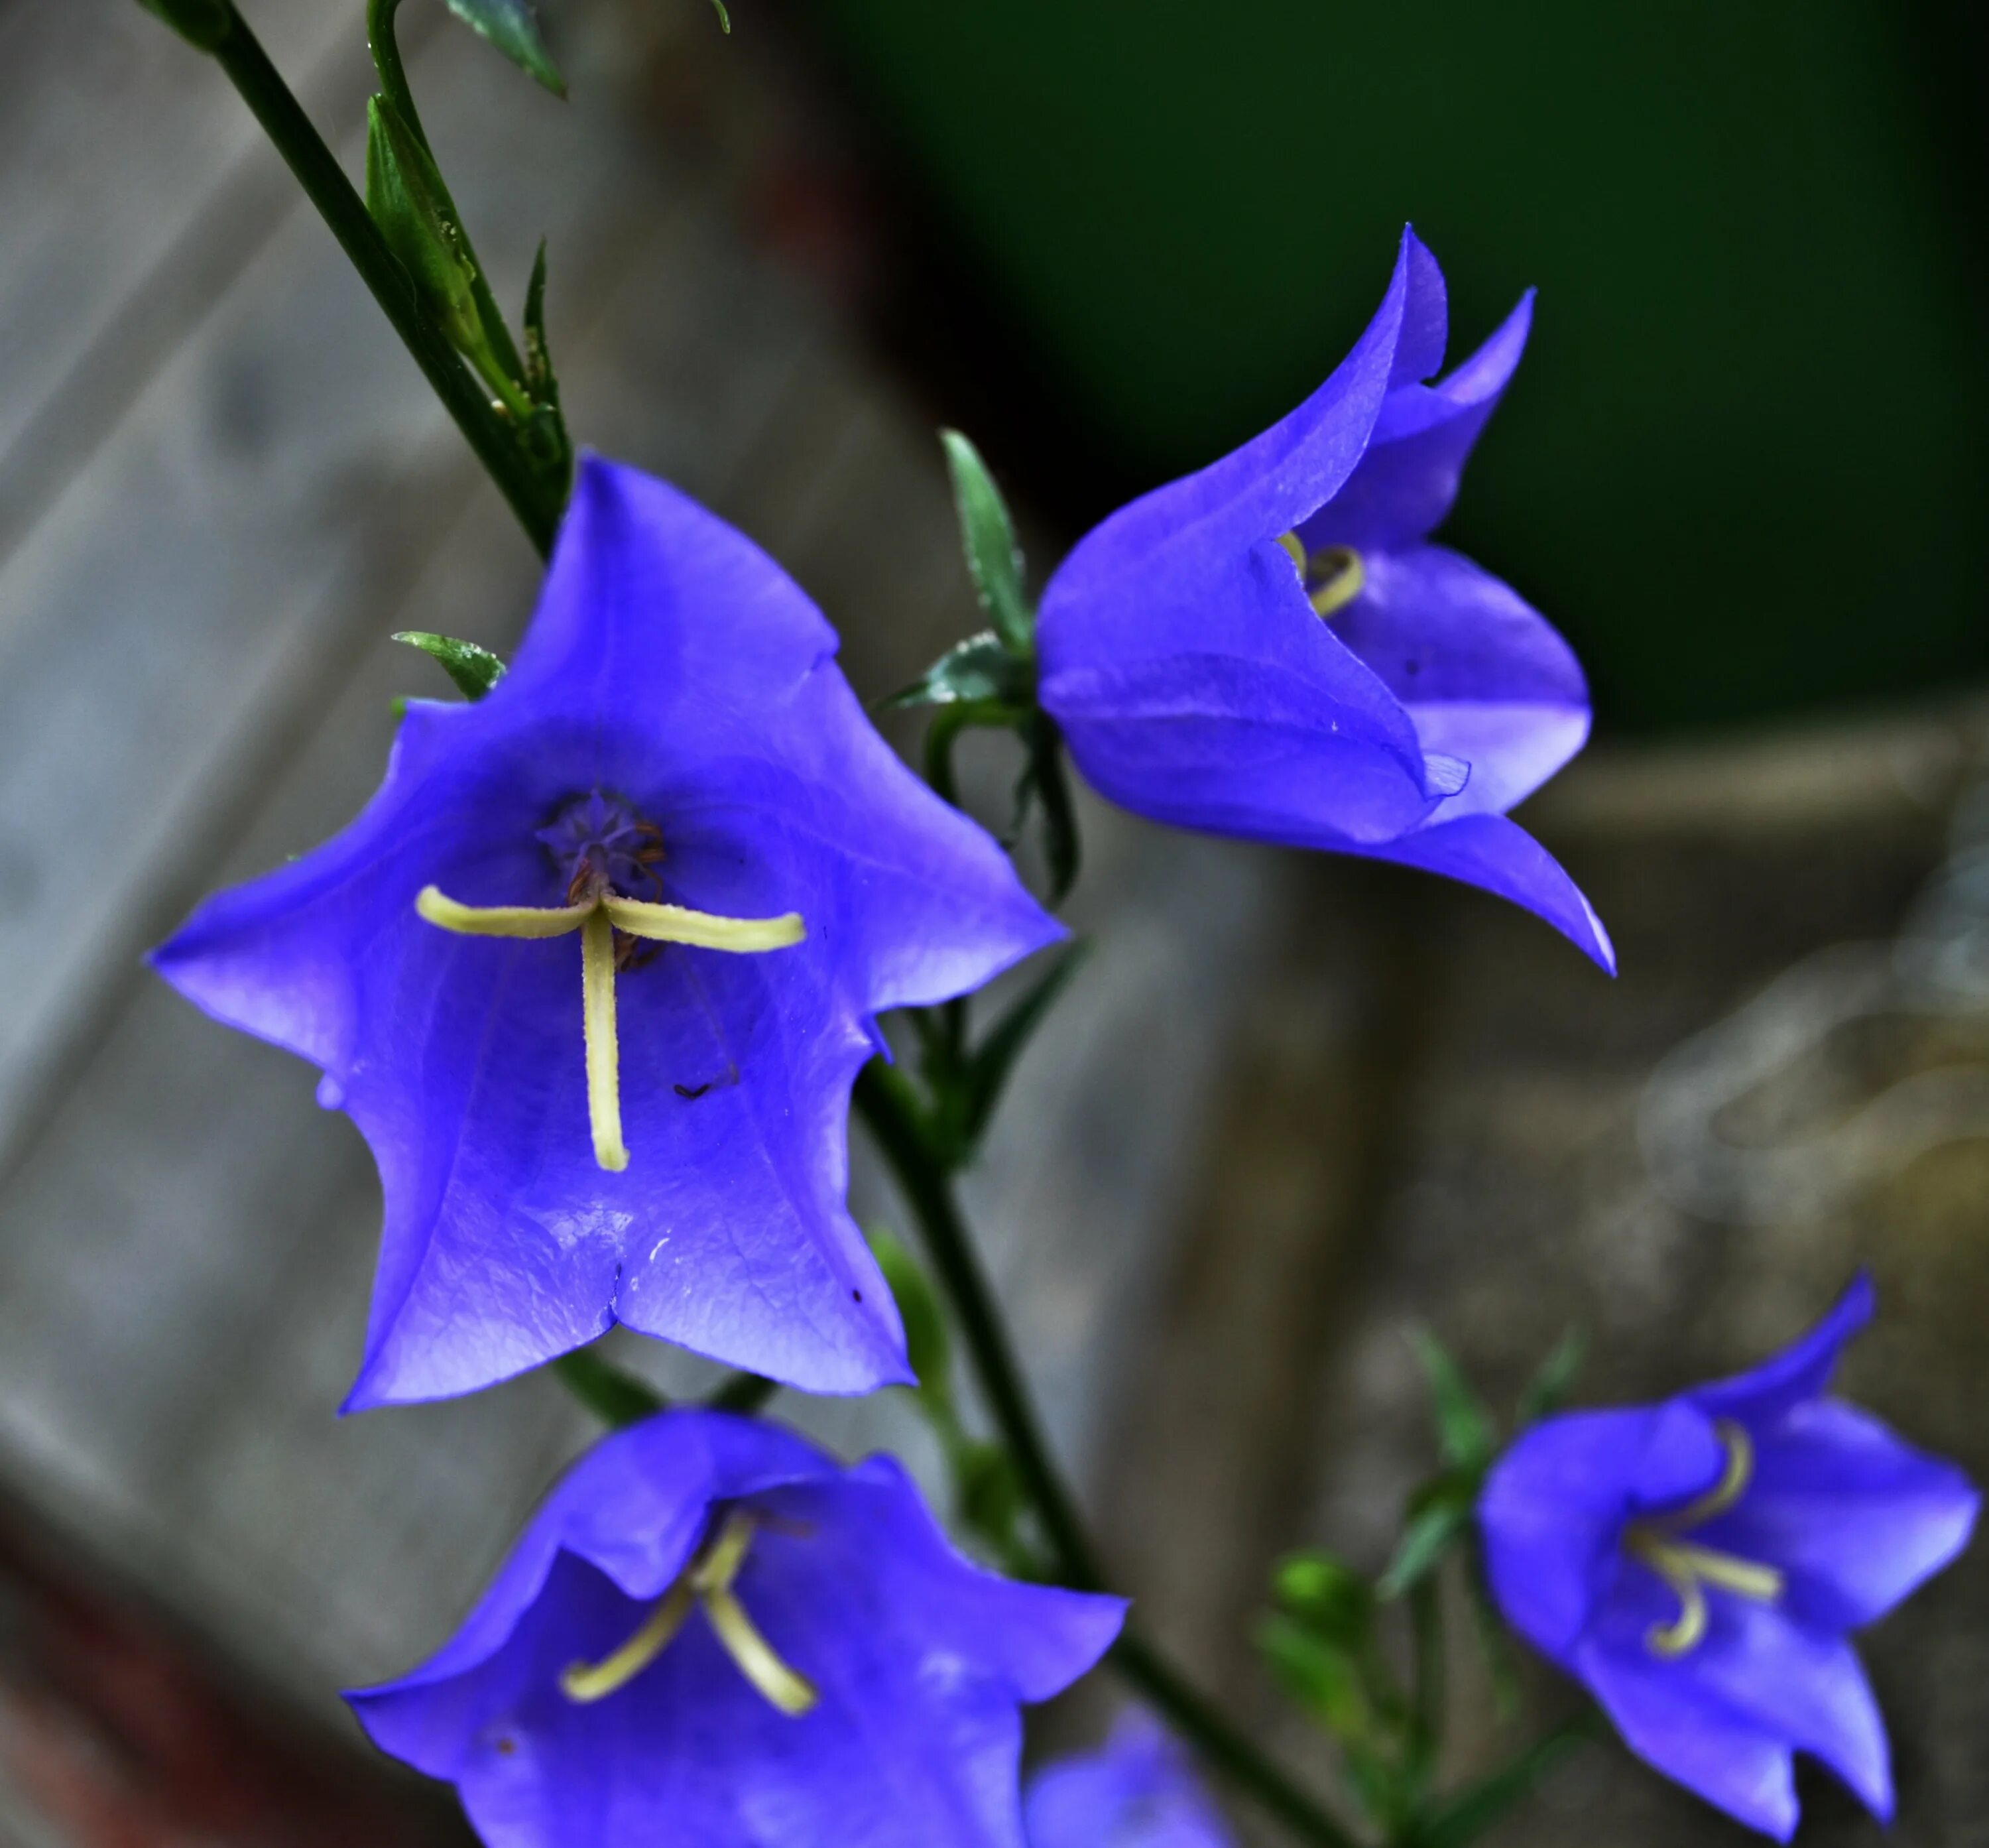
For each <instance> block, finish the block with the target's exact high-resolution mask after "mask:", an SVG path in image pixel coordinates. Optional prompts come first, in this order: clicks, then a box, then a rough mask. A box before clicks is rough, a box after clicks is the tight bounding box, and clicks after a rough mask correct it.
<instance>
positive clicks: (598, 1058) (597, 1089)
mask: <svg viewBox="0 0 1989 1848" xmlns="http://www.w3.org/2000/svg"><path fill="white" fill-rule="evenodd" d="M580 993H581V1023H582V1026H583V1029H584V1030H585V1033H586V1036H587V1121H588V1127H590V1128H591V1130H592V1131H594V1158H595V1161H598V1163H599V1164H600V1165H601V1166H602V1167H603V1168H606V1169H607V1170H608V1172H609V1173H610V1174H619V1173H620V1172H622V1169H623V1168H626V1167H627V1166H628V1165H629V1151H628V1149H627V1148H626V1147H625V1145H624V1144H623V1143H622V1049H621V1046H620V1044H619V1043H618V1041H617V1040H616V1038H615V927H614V925H613V924H611V923H609V921H608V914H607V913H606V912H605V911H604V910H601V908H600V907H598V905H597V906H593V907H590V908H589V909H588V914H587V921H586V922H585V924H582V925H581V930H580Z"/></svg>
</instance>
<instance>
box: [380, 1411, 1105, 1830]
mask: <svg viewBox="0 0 1989 1848" xmlns="http://www.w3.org/2000/svg"><path fill="white" fill-rule="evenodd" d="M1123 1615H1124V1606H1123V1605H1122V1604H1121V1603H1120V1601H1119V1600H1118V1599H1113V1598H1103V1597H1093V1596H1090V1595H1085V1594H1082V1593H1079V1592H1065V1591H1057V1590H1052V1589H1048V1588H1046V1587H1042V1586H1037V1585H1014V1584H1011V1583H1009V1582H1008V1581H1006V1580H1005V1579H1001V1578H996V1577H994V1575H991V1574H990V1573H988V1572H982V1571H981V1570H980V1569H979V1568H977V1567H974V1566H972V1565H969V1564H968V1563H967V1561H965V1560H964V1559H962V1558H960V1557H959V1555H957V1554H956V1553H954V1551H952V1550H951V1549H950V1548H949V1547H948V1546H947V1543H946V1541H945V1540H944V1537H943V1536H942V1535H941V1534H940V1531H939V1530H938V1528H937V1526H936V1525H935V1524H934V1521H933V1520H932V1517H931V1516H930V1514H927V1511H926V1509H925V1507H924V1504H923V1503H922V1502H921V1501H920V1499H919V1497H918V1494H917V1490H914V1489H913V1487H912V1485H911V1483H910V1482H909V1481H908V1480H907V1479H906V1477H905V1475H904V1473H903V1471H902V1470H900V1469H899V1467H897V1465H896V1463H894V1462H893V1461H891V1460H889V1459H888V1458H883V1457H876V1458H873V1459H872V1460H869V1462H867V1463H859V1464H858V1465H857V1466H856V1467H854V1468H852V1469H844V1468H842V1467H841V1466H839V1465H838V1464H837V1463H835V1462H833V1461H832V1460H830V1459H829V1458H828V1457H825V1456H823V1455H822V1453H820V1452H818V1451H817V1450H815V1449H814V1448H813V1447H812V1446H810V1445H808V1444H806V1443H803V1442H802V1441H801V1439H798V1438H796V1437H793V1436H789V1435H788V1434H787V1433H784V1432H781V1431H779V1430H777V1429H774V1428H773V1427H771V1426H766V1425H762V1424H758V1423H755V1422H752V1421H751V1420H747V1419H737V1418H730V1417H727V1416H724V1415H723V1414H720V1413H717V1412H666V1413H665V1414H663V1415H662V1416H660V1417H659V1418H656V1419H651V1420H649V1422H646V1423H645V1424H642V1425H639V1426H635V1428H634V1429H631V1430H628V1431H625V1432H622V1433H618V1435H616V1436H613V1437H611V1438H609V1439H607V1440H606V1441H605V1443H602V1444H601V1446H599V1447H598V1449H596V1450H595V1451H593V1452H592V1453H591V1454H590V1455H588V1456H587V1457H586V1458H585V1460H583V1461H582V1462H581V1463H580V1464H579V1465H578V1467H576V1468H575V1469H574V1470H573V1471H572V1473H571V1474H570V1475H569V1476H568V1477H567V1479H566V1480H565V1481H564V1482H563V1483H561V1485H560V1487H558V1488H557V1490H555V1491H554V1494H553V1495H552V1497H551V1500H549V1501H548V1502H547V1504H546V1506H545V1507H544V1508H543V1509H542V1510H541V1511H540V1513H539V1514H538V1516H537V1518H536V1519H535V1520H534V1521H533V1523H532V1524H531V1526H530V1528H528V1529H527V1531H526V1533H525V1534H524V1538H523V1539H522V1540H520V1542H519V1544H518V1546H517V1549H516V1551H514V1552H513V1555H512V1556H511V1558H510V1560H509V1561H508V1562H507V1564H506V1565H505V1566H504V1568H503V1571H502V1572H500V1575H498V1578H497V1579H496V1582H495V1583H494V1584H493V1585H492V1586H491V1588H490V1591H489V1592H487V1593H486V1595H485V1596H484V1599H483V1602H482V1603H481V1604H479V1606H477V1608H476V1610H475V1611H474V1612H472V1613H471V1615H470V1616H469V1619H468V1620H467V1621H466V1623H464V1625H463V1628H462V1629H461V1630H460V1631H459V1633H457V1635H456V1637H455V1638H454V1639H453V1640H452V1641H451V1642H450V1643H449V1644H448V1645H447V1646H446V1647H445V1648H444V1649H443V1650H442V1652H441V1653H439V1655H437V1656H435V1658H434V1659H433V1660H432V1661H430V1662H429V1663H427V1664H426V1665H425V1666H424V1667H422V1668H419V1669H417V1670H415V1672H414V1673H412V1674H411V1675H409V1676H408V1677H406V1678H405V1680H401V1681H398V1682H395V1683H393V1684H390V1685H389V1686H387V1687H378V1688H373V1689H369V1690H366V1691H364V1692H362V1693H359V1694H354V1695H352V1696H351V1697H350V1698H351V1701H352V1704H353V1707H354V1710H355V1711H357V1714H358V1716H359V1718H360V1721H361V1723H362V1724H364V1726H365V1728H366V1729H367V1731H368V1732H369V1733H370V1734H371V1735H372V1737H373V1738H374V1741H375V1742H376V1743H377V1744H378V1745H380V1746H381V1748H383V1749H384V1750H385V1751H389V1752H391V1753H393V1754H394V1755H396V1756H397V1757H399V1758H404V1759H405V1760H406V1761H407V1762H408V1763H409V1764H411V1765H415V1766H416V1767H417V1768H418V1769H420V1770H422V1771H424V1772H427V1773H428V1774H429V1775H430V1776H432V1777H437V1778H446V1779H447V1780H448V1781H449V1782H452V1783H453V1784H455V1785H457V1786H458V1788H459V1791H460V1793H461V1795H462V1798H463V1806H464V1808H465V1809H466V1810H467V1812H469V1818H470V1820H471V1821H472V1822H473V1823H474V1824H475V1825H476V1828H477V1829H478V1830H479V1833H481V1834H482V1836H483V1839H484V1840H486V1841H487V1842H490V1843H492V1844H493V1848H496V1844H500V1843H501V1844H503V1848H653V1845H654V1844H655V1843H659V1842H669V1843H675V1844H678V1845H679V1848H818V1845H819V1844H821V1843H825V1842H833V1843H837V1844H838V1845H839V1848H1021V1842H1022V1835H1021V1828H1020V1823H1021V1816H1020V1811H1021V1804H1020V1800H1019V1795H1018V1790H1017V1787H1016V1766H1017V1762H1018V1754H1019V1751H1020V1747H1021V1736H1022V1734H1021V1722H1020V1717H1019V1714H1018V1711H1017V1709H1018V1704H1020V1703H1022V1702H1026V1701H1035V1700H1046V1699H1048V1698H1049V1697H1050V1696H1051V1695H1052V1694H1056V1693H1058V1692H1059V1691H1060V1690H1062V1689H1063V1688H1064V1687H1067V1686H1068V1685H1069V1684H1070V1683H1071V1682H1072V1681H1073V1680H1076V1678H1077V1677H1078V1676H1079V1675H1080V1674H1082V1673H1084V1671H1085V1670H1086V1669H1088V1668H1089V1667H1090V1666H1091V1665H1092V1663H1093V1662H1095V1661H1096V1660H1097V1659H1098V1657H1099V1656H1100V1655H1101V1654H1102V1653H1103V1652H1104V1650H1106V1647H1107V1646H1109V1645H1110V1643H1111V1641H1112V1639H1113V1636H1115V1635H1116V1633H1117V1632H1118V1629H1119V1626H1120V1622H1121V1621H1122V1619H1123Z"/></svg>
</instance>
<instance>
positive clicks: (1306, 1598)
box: [1271, 1547, 1374, 1652]
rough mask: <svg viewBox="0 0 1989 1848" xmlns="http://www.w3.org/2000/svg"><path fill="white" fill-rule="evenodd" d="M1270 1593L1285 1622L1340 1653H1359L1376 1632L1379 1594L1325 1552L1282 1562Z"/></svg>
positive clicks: (1311, 1551) (1292, 1556) (1310, 1551)
mask: <svg viewBox="0 0 1989 1848" xmlns="http://www.w3.org/2000/svg"><path fill="white" fill-rule="evenodd" d="M1271 1592H1272V1596H1274V1597H1275V1598H1276V1599H1277V1601H1278V1606H1279V1609H1280V1610H1282V1611H1283V1612H1284V1613H1285V1615H1286V1616H1289V1617H1291V1618H1293V1619H1296V1620H1297V1621H1298V1622H1299V1623H1303V1625H1304V1626H1306V1628H1307V1629H1310V1630H1311V1631H1312V1632H1313V1633H1314V1634H1315V1635H1316V1636H1320V1638H1322V1639H1323V1640H1325V1641H1327V1642H1329V1643H1333V1644H1335V1645H1337V1646H1338V1647H1340V1648H1341V1649H1344V1650H1350V1651H1355V1652H1357V1651H1358V1650H1360V1646H1362V1645H1363V1644H1364V1643H1365V1642H1366V1641H1367V1636H1368V1633H1369V1632H1370V1630H1371V1629H1372V1628H1373V1625H1374V1588H1373V1587H1372V1586H1371V1585H1369V1584H1368V1582H1367V1580H1366V1579H1365V1578H1362V1577H1361V1575H1360V1574H1359V1573H1358V1572H1355V1571H1354V1568H1353V1567H1351V1566H1350V1565H1347V1563H1346V1562H1345V1561H1344V1560H1341V1559H1340V1558H1337V1557H1336V1556H1335V1555H1333V1554H1331V1553H1329V1552H1327V1551H1324V1550H1323V1548H1317V1547H1313V1548H1308V1549H1307V1550H1306V1551H1303V1552H1301V1553H1291V1554H1288V1555H1286V1557H1285V1558H1283V1559H1281V1560H1279V1561H1278V1564H1277V1567H1276V1570H1275V1571H1274V1572H1272V1575H1271Z"/></svg>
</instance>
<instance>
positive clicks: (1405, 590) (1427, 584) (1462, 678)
mask: <svg viewBox="0 0 1989 1848" xmlns="http://www.w3.org/2000/svg"><path fill="white" fill-rule="evenodd" d="M1365 579H1366V581H1365V583H1364V586H1363V588H1362V590H1361V593H1360V595H1359V596H1358V597H1357V598H1355V599H1354V602H1352V603H1351V604H1350V605H1348V606H1347V608H1346V609H1345V610H1344V611H1343V612H1341V613H1340V615H1337V616H1336V617H1335V618H1334V619H1333V629H1334V630H1335V632H1337V634H1338V636H1340V639H1341V640H1342V641H1344V643H1346V644H1347V646H1348V647H1349V648H1350V649H1352V650H1353V651H1354V653H1356V654H1357V655H1358V656H1360V659H1361V660H1362V661H1363V662H1364V663H1366V664H1367V666H1368V667H1370V668H1371V669H1372V670H1374V673H1375V674H1376V675H1377V676H1378V677H1379V678H1380V680H1381V682H1382V683H1383V684H1384V686H1385V687H1388V690H1389V691H1390V692H1391V693H1393V694H1394V696H1395V697H1396V698H1397V699H1398V700H1401V702H1402V704H1403V706H1404V708H1405V709H1406V710H1407V711H1408V714H1409V717H1410V718H1411V721H1413V722H1414V724H1415V728H1416V735H1417V737H1418V739H1419V740H1420V741H1421V744H1422V748H1423V750H1424V751H1425V754H1428V753H1430V752H1440V753H1442V754H1445V755H1446V756H1451V757H1458V758H1463V759H1464V760H1465V761H1466V762H1467V763H1469V765H1471V778H1470V781H1469V782H1468V783H1467V784H1466V785H1465V788H1464V790H1463V792H1462V794H1461V795H1459V796H1458V797H1457V799H1455V800H1454V801H1452V802H1450V803H1449V804H1447V805H1445V807H1444V808H1443V809H1440V810H1439V811H1438V816H1437V819H1439V820H1442V821H1454V820H1455V819H1457V818H1458V817H1459V816H1460V815H1486V814H1490V815H1503V813H1505V812H1506V810H1507V809H1510V808H1511V807H1512V806H1513V805H1514V804H1515V803H1516V802H1520V801H1523V799H1525V798H1526V797H1527V796H1529V795H1531V794H1532V793H1533V791H1534V790H1536V789H1537V788H1539V787H1540V785H1541V784H1543V783H1544V782H1546V781H1547V779H1548V778H1550V776H1552V775H1554V773H1555V772H1556V771H1557V770H1559V769H1560V768H1561V767H1562V765H1564V764H1566V763H1567V761H1568V760H1569V759H1570V758H1572V757H1573V756H1574V754H1575V753H1576V752H1577V751H1579V750H1580V749H1581V747H1582V745H1583V744H1584V743H1585V742H1586V741H1587V738H1588V720H1589V708H1588V686H1587V680H1585V679H1584V676H1583V674H1582V671H1581V663H1579V662H1578V661H1577V660H1576V659H1575V656H1574V650H1573V649H1571V648H1570V647H1569V646H1568V645H1567V643H1565V642H1564V641H1563V640H1562V639H1561V638H1560V636H1559V635H1558V634H1557V633H1556V632H1555V631H1554V629H1553V628H1552V627H1551V626H1549V624H1548V623H1547V620H1546V619H1545V618H1544V617H1543V616H1541V615H1540V614H1539V613H1538V612H1536V611H1535V610H1534V609H1533V608H1532V607H1531V606H1530V605H1528V604H1527V603H1526V602H1525V601H1524V600H1523V599H1522V598H1520V596H1519V595H1517V594H1516V592H1513V590H1512V589H1511V588H1509V587H1508V586H1507V585H1505V584H1503V583H1501V582H1499V579H1498V578H1495V577H1493V575H1491V573H1490V572H1489V571H1482V570H1480V569H1479V567H1478V566H1477V565H1474V564H1472V561H1470V560H1469V558H1464V557H1462V555H1461V554H1459V553H1456V552H1453V551H1449V550H1448V549H1446V548H1444V547H1442V546H1435V545H1427V546H1417V547H1415V548H1412V549H1411V550H1410V551H1405V552H1401V553H1398V554H1387V553H1381V554H1374V556H1372V557H1371V558H1369V559H1368V560H1367V566H1366V573H1365Z"/></svg>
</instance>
